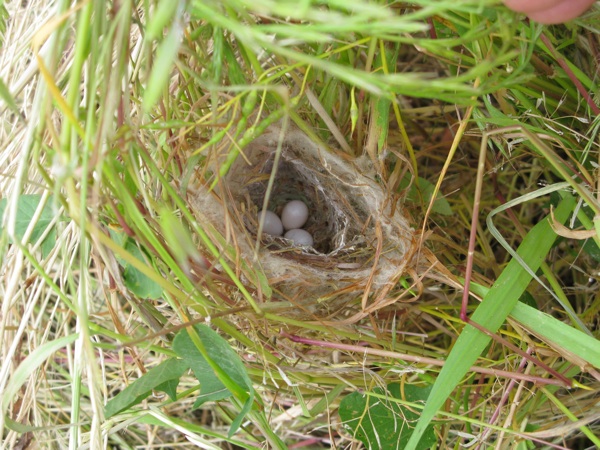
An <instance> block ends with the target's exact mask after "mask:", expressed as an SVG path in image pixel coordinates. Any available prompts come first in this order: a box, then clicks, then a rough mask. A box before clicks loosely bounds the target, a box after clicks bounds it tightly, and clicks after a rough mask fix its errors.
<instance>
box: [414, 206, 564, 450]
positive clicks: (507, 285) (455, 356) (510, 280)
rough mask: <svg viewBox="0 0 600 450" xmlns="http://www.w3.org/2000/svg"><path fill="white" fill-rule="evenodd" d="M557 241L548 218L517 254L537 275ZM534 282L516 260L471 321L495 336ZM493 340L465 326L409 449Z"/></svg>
mask: <svg viewBox="0 0 600 450" xmlns="http://www.w3.org/2000/svg"><path fill="white" fill-rule="evenodd" d="M574 205H575V198H574V197H572V196H569V197H566V198H565V199H564V200H562V201H561V202H560V204H559V206H558V208H556V210H555V214H554V217H555V219H556V220H557V221H559V222H561V223H564V222H565V221H566V220H567V218H568V217H569V212H570V211H572V210H573V207H574ZM555 239H556V234H555V233H554V231H552V227H551V226H550V222H549V220H548V219H547V218H546V219H544V220H542V221H541V222H540V223H538V224H537V225H536V226H535V227H533V228H532V229H531V231H529V233H527V236H525V238H524V239H523V242H522V243H521V245H520V246H519V249H518V250H517V253H518V254H519V255H520V256H521V258H522V260H523V261H524V262H525V264H527V266H528V267H529V268H530V269H531V270H532V271H533V272H534V273H535V271H537V270H538V269H539V267H540V266H541V264H542V261H543V260H544V258H545V257H546V255H547V254H548V252H549V251H550V249H551V248H552V245H553V244H554V241H555ZM531 279H532V276H531V275H530V274H529V273H528V271H527V270H525V268H524V267H523V266H521V264H520V263H519V262H518V261H517V260H516V259H515V258H513V259H511V261H510V263H509V264H508V265H507V266H506V268H505V269H504V270H503V271H502V273H501V274H500V276H499V277H498V279H497V280H496V282H495V283H494V285H493V286H492V287H491V288H490V290H489V291H488V293H487V295H486V296H485V297H484V298H483V301H482V302H481V304H480V305H479V306H478V307H477V310H476V311H475V313H474V314H473V317H472V320H473V321H474V322H477V323H479V324H480V325H481V326H483V327H485V328H486V329H488V330H489V331H491V332H492V333H495V332H496V331H497V330H498V328H500V325H502V323H503V322H504V321H505V320H506V317H507V316H508V315H509V314H510V312H511V311H512V310H513V308H514V307H515V305H516V304H517V302H518V299H519V298H520V297H521V295H522V294H523V292H524V291H525V289H526V288H527V286H528V285H529V283H530V281H531ZM490 339H491V338H490V337H488V336H487V335H485V334H484V333H482V332H481V331H479V330H477V329H476V328H475V327H472V326H471V325H466V326H465V328H464V330H463V332H462V333H461V334H460V336H459V337H458V339H457V341H456V343H455V344H454V347H453V348H452V351H451V353H450V355H449V356H448V359H447V360H446V363H445V364H444V367H443V368H442V370H441V372H440V374H439V376H438V377H437V380H436V382H435V384H434V385H433V388H432V390H431V394H430V395H429V398H428V400H427V404H426V405H425V408H424V409H423V412H422V414H421V417H420V419H419V421H418V423H417V425H416V427H415V431H414V434H413V435H412V437H411V439H410V440H409V442H408V444H407V446H406V449H407V450H415V449H416V448H417V443H418V442H419V439H420V437H421V436H422V435H423V433H425V431H426V430H427V429H428V426H429V423H430V422H431V420H432V419H433V417H434V416H435V414H436V412H437V411H438V410H439V409H440V408H442V406H443V405H444V403H445V402H446V399H447V398H448V397H449V396H450V394H451V393H452V391H453V390H454V388H455V387H456V386H457V385H458V384H459V383H460V381H461V379H462V378H463V377H464V376H465V374H466V373H467V372H468V370H469V367H471V366H472V365H473V364H474V363H475V361H476V360H477V358H478V357H479V355H480V354H481V352H482V351H483V350H484V349H485V347H486V346H487V345H488V344H489V342H490Z"/></svg>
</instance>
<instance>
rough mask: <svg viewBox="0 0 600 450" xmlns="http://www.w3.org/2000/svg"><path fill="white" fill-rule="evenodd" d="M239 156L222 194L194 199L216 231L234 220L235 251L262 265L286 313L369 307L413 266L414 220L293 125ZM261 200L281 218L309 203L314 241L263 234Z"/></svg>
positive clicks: (309, 225)
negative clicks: (291, 205) (298, 203)
mask: <svg viewBox="0 0 600 450" xmlns="http://www.w3.org/2000/svg"><path fill="white" fill-rule="evenodd" d="M280 144H281V145H280ZM278 148H280V154H279V156H278V155H277V152H278ZM243 153H244V157H241V156H240V157H238V158H237V160H236V161H235V163H234V164H233V165H232V167H231V168H230V170H229V172H228V173H227V175H226V176H225V177H224V179H223V180H222V182H221V183H219V187H218V188H217V192H216V194H217V196H215V195H208V193H206V192H196V193H195V194H194V195H193V196H192V198H191V199H190V203H191V205H192V209H193V210H194V212H195V213H196V216H201V217H198V218H199V220H202V221H206V220H208V221H210V222H211V224H212V225H213V226H214V228H215V229H217V230H219V231H221V232H223V233H224V232H225V230H224V229H223V228H224V227H223V224H224V223H228V224H232V225H230V226H233V228H234V230H235V231H234V232H235V233H236V236H238V239H236V243H235V245H236V248H237V250H236V252H237V253H238V255H237V258H239V257H240V256H241V257H242V258H243V259H244V261H245V262H246V264H247V265H248V266H254V267H256V268H257V269H258V270H262V271H264V274H265V275H266V277H267V278H268V279H269V284H270V286H271V288H273V292H274V294H273V298H272V299H271V300H273V301H274V302H283V303H282V307H283V305H290V304H291V308H286V309H285V311H286V314H288V315H294V316H298V315H301V316H306V315H308V316H312V317H318V318H325V317H328V316H332V315H334V314H338V313H339V311H340V309H342V308H345V307H347V311H348V315H349V314H350V311H355V310H356V308H358V307H359V305H361V304H362V306H360V307H361V308H362V309H365V302H364V299H369V298H370V299H371V301H373V302H381V301H382V299H383V298H384V297H385V296H387V295H388V294H389V292H390V290H391V289H393V287H394V286H395V285H396V283H397V281H398V279H399V278H400V277H401V276H402V275H403V274H404V272H405V271H406V268H407V266H408V265H409V264H411V260H412V255H413V253H414V248H415V242H414V238H413V237H414V233H413V230H412V229H411V227H410V225H409V223H408V221H407V220H406V218H405V217H404V216H403V215H402V214H401V211H400V209H398V208H391V206H392V205H391V204H390V202H389V201H388V200H389V199H388V198H387V196H386V195H385V193H384V192H383V190H382V189H381V187H380V186H379V185H378V184H377V183H376V182H375V181H374V180H372V179H370V178H369V177H367V176H365V175H363V174H361V173H359V171H358V170H357V169H356V167H355V166H354V165H353V164H352V163H351V162H348V161H346V160H345V159H343V158H341V157H340V156H338V155H335V154H333V153H332V152H330V151H327V150H326V149H325V148H323V147H322V146H319V145H317V144H315V143H314V142H313V141H311V140H310V139H309V137H308V136H307V135H306V134H304V133H303V132H302V131H300V130H298V129H296V128H291V127H288V129H286V130H285V131H284V130H282V128H281V126H279V125H273V126H271V127H269V128H268V129H267V130H266V131H265V133H264V134H262V135H261V136H260V137H258V138H257V139H255V140H254V141H253V142H252V143H250V144H249V145H248V146H247V147H246V148H245V149H244V150H243ZM271 177H274V183H273V188H272V190H271V192H270V195H269V196H268V197H267V194H268V189H267V186H268V183H269V179H270V178H271ZM200 189H202V188H200ZM265 197H267V200H266V201H267V209H269V210H271V211H273V212H275V213H277V214H278V215H280V214H281V211H282V209H283V207H284V206H285V204H287V203H288V202H289V201H291V200H302V201H303V202H304V203H305V204H306V205H307V206H308V209H309V219H308V222H307V223H306V225H305V226H304V227H303V228H304V229H305V230H307V231H308V232H310V233H311V235H312V236H313V238H314V244H313V246H312V247H295V246H294V245H293V244H292V243H291V242H290V241H289V240H286V239H283V238H280V237H274V236H270V235H267V234H264V233H263V234H262V235H261V236H258V229H259V224H258V212H259V211H260V210H261V209H263V205H264V203H265ZM223 199H228V200H227V201H223ZM225 217H227V221H225V220H224V218H225ZM242 236H243V237H244V238H243V239H241V238H239V237H242ZM257 239H259V240H260V245H259V246H258V254H256V252H255V249H256V248H257V245H256V243H257ZM225 253H226V252H225ZM361 299H363V301H362V302H361ZM263 300H265V299H263ZM265 301H267V300H265ZM271 306H272V304H271Z"/></svg>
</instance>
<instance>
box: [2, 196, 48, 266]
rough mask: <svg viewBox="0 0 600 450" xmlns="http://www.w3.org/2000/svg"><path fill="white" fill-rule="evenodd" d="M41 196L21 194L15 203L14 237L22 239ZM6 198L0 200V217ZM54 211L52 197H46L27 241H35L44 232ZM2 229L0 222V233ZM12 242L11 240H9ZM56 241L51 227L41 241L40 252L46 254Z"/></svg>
mask: <svg viewBox="0 0 600 450" xmlns="http://www.w3.org/2000/svg"><path fill="white" fill-rule="evenodd" d="M41 199H42V196H41V195H39V194H27V195H21V196H20V197H19V200H18V203H17V218H16V221H15V238H17V239H19V240H22V239H23V236H25V232H26V231H27V228H29V224H30V223H31V221H32V220H33V219H34V217H35V212H36V210H37V208H38V206H39V204H40V201H41ZM7 202H8V200H7V199H6V198H3V199H2V200H0V219H1V218H3V217H4V212H5V210H6V206H7ZM55 215H56V213H55V212H54V210H53V208H52V197H51V196H50V197H48V199H47V201H46V204H45V205H44V207H43V209H42V212H41V214H40V216H39V217H38V219H37V222H36V223H35V224H34V225H33V230H32V232H31V235H30V236H29V240H28V243H32V244H33V243H35V242H37V241H38V239H39V238H40V237H41V236H42V234H44V232H45V231H46V228H48V226H49V225H50V223H51V222H52V220H53V219H54V217H55ZM2 231H3V228H2V223H1V222H0V233H1V232H2ZM11 242H12V241H11ZM55 243H56V229H54V228H53V229H52V230H51V231H50V232H49V233H48V234H47V235H46V237H45V238H44V241H43V242H42V246H41V249H42V254H43V255H44V256H46V255H47V254H48V253H49V252H50V250H52V248H54V244H55Z"/></svg>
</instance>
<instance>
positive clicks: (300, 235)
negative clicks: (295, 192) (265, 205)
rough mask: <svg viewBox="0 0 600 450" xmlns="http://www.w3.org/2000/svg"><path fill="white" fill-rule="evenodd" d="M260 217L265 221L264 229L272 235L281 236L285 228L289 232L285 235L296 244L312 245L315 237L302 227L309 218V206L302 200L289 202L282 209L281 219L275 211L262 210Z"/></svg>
mask: <svg viewBox="0 0 600 450" xmlns="http://www.w3.org/2000/svg"><path fill="white" fill-rule="evenodd" d="M258 219H259V220H260V221H263V231H264V232H265V233H266V234H270V235H271V236H281V235H282V234H283V230H284V229H285V230H286V231H287V232H286V233H285V235H284V236H283V237H284V238H285V239H289V240H290V241H292V242H293V243H294V244H295V245H299V246H311V245H313V242H314V240H313V237H312V236H311V234H310V233H309V232H308V231H306V230H303V229H301V227H302V226H304V224H306V221H307V220H308V207H307V206H306V204H305V203H304V202H303V201H301V200H292V201H291V202H289V203H287V204H286V205H285V206H284V207H283V210H282V211H281V219H280V218H279V217H278V216H277V214H275V213H274V212H273V211H260V212H259V213H258Z"/></svg>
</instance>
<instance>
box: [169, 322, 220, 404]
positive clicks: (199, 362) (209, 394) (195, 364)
mask: <svg viewBox="0 0 600 450" xmlns="http://www.w3.org/2000/svg"><path fill="white" fill-rule="evenodd" d="M173 351H174V352H175V353H177V355H178V356H180V357H181V358H183V359H184V360H185V361H186V362H187V363H188V364H189V366H190V368H191V369H192V371H193V372H194V376H195V377H196V378H197V379H198V381H199V382H200V395H199V396H198V398H197V399H196V402H195V403H194V408H199V407H200V406H201V405H202V404H203V403H205V402H210V401H217V400H223V399H225V398H228V397H230V396H231V392H229V390H228V389H227V388H226V387H225V385H224V384H223V383H221V380H219V377H217V375H215V372H214V370H213V369H212V367H210V364H208V362H207V361H206V359H204V357H203V356H202V354H201V353H200V351H199V350H198V348H197V347H196V344H194V343H193V342H192V339H191V338H190V335H189V334H188V332H187V331H186V330H181V331H180V332H179V333H177V335H176V336H175V339H174V340H173Z"/></svg>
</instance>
